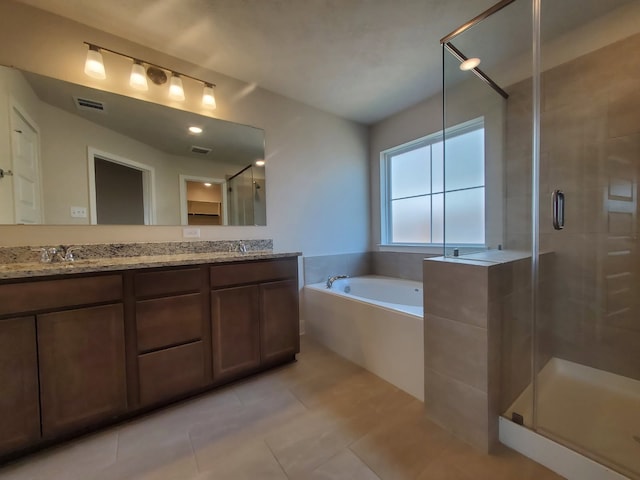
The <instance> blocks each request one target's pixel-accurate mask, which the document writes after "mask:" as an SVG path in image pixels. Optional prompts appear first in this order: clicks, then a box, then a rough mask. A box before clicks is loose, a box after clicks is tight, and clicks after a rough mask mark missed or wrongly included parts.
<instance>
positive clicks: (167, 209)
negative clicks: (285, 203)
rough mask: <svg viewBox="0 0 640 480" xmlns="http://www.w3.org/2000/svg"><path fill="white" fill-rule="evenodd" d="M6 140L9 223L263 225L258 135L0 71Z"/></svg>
mask: <svg viewBox="0 0 640 480" xmlns="http://www.w3.org/2000/svg"><path fill="white" fill-rule="evenodd" d="M190 127H196V128H194V129H192V131H190V130H189V128H190ZM199 129H201V131H200V132H198V130H199ZM0 139H2V141H0V169H2V170H4V172H5V176H4V177H3V178H0V223H3V224H20V223H23V224H40V223H45V224H63V225H64V224H76V225H78V224H87V225H88V224H109V225H266V201H265V190H266V183H265V175H264V170H265V169H264V166H263V165H264V163H263V162H262V161H263V160H264V132H263V130H260V129H258V128H254V127H250V126H246V125H239V124H235V123H231V122H226V121H223V120H218V119H213V118H209V117H204V116H201V115H197V114H194V113H191V112H185V111H182V110H176V109H173V108H169V107H165V106H162V105H158V104H155V103H150V102H145V101H141V100H137V99H134V98H130V97H126V96H122V95H116V94H112V93H108V92H104V91H100V90H94V89H91V88H88V87H84V86H81V85H76V84H72V83H68V82H64V81H61V80H56V79H53V78H49V77H45V76H42V75H36V74H33V73H30V72H23V71H19V70H16V69H13V68H8V67H3V66H0ZM256 162H258V164H257V165H256ZM240 172H242V173H241V174H240ZM233 177H235V178H239V177H242V178H243V182H246V185H244V184H243V185H242V186H239V182H238V181H237V180H235V179H234V178H233ZM247 178H248V179H249V180H246V179H247Z"/></svg>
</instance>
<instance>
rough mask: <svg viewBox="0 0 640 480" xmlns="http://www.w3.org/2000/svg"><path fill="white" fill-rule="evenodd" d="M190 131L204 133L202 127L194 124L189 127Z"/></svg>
mask: <svg viewBox="0 0 640 480" xmlns="http://www.w3.org/2000/svg"><path fill="white" fill-rule="evenodd" d="M189 131H190V132H191V133H195V134H198V133H202V128H200V127H195V126H193V127H189Z"/></svg>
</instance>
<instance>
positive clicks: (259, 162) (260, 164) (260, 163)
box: [256, 160, 264, 167]
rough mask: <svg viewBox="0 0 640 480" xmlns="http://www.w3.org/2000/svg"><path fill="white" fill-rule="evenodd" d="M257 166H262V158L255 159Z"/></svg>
mask: <svg viewBox="0 0 640 480" xmlns="http://www.w3.org/2000/svg"><path fill="white" fill-rule="evenodd" d="M256 166H257V167H264V160H256Z"/></svg>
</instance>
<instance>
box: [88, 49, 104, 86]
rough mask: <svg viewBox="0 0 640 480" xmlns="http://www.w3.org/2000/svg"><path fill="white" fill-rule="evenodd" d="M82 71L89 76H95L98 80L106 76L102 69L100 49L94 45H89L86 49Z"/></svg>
mask: <svg viewBox="0 0 640 480" xmlns="http://www.w3.org/2000/svg"><path fill="white" fill-rule="evenodd" d="M84 73H86V74H87V75H89V76H90V77H91V78H97V79H98V80H104V79H105V78H107V73H106V72H105V70H104V63H102V54H101V53H100V49H98V47H96V46H95V45H89V50H88V51H87V59H86V60H85V62H84Z"/></svg>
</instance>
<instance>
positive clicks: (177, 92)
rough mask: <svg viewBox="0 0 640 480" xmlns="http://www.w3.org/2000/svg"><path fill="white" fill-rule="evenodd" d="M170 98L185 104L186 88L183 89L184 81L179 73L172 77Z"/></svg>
mask: <svg viewBox="0 0 640 480" xmlns="http://www.w3.org/2000/svg"><path fill="white" fill-rule="evenodd" d="M169 98H170V99H171V100H177V101H179V102H184V88H182V79H181V78H180V76H179V75H178V74H177V73H174V74H173V75H171V81H170V82H169Z"/></svg>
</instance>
